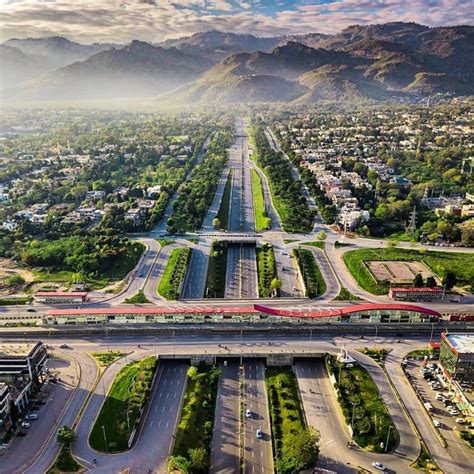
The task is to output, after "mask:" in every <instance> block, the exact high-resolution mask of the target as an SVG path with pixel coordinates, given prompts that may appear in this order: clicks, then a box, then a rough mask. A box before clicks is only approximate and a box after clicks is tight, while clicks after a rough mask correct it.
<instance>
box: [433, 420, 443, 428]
mask: <svg viewBox="0 0 474 474" xmlns="http://www.w3.org/2000/svg"><path fill="white" fill-rule="evenodd" d="M433 425H435V426H436V428H441V421H439V420H433Z"/></svg>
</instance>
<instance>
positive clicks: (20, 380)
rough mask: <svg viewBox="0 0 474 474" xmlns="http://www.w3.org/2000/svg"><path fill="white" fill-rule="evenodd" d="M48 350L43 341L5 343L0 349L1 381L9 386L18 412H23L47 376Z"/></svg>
mask: <svg viewBox="0 0 474 474" xmlns="http://www.w3.org/2000/svg"><path fill="white" fill-rule="evenodd" d="M47 360H48V352H47V350H46V346H45V345H44V344H43V343H42V342H25V343H4V344H2V346H1V349H0V382H3V383H5V384H7V385H8V386H9V391H10V398H11V401H12V404H13V406H14V409H15V412H16V413H21V412H23V411H24V410H25V409H26V408H27V406H28V403H29V401H30V397H31V395H32V393H33V392H34V390H35V389H36V388H38V387H39V386H40V385H41V384H42V383H43V382H44V380H45V377H46V363H47Z"/></svg>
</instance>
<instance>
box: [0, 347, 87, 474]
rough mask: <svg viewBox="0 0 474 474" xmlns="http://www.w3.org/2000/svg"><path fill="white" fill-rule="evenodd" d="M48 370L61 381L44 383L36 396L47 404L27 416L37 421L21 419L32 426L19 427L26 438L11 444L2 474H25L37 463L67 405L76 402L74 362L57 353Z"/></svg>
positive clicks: (4, 458)
mask: <svg viewBox="0 0 474 474" xmlns="http://www.w3.org/2000/svg"><path fill="white" fill-rule="evenodd" d="M48 367H49V368H50V371H51V373H54V374H56V376H57V377H59V378H60V379H61V380H60V381H58V382H57V383H51V382H46V383H44V384H43V386H42V387H41V390H40V391H39V392H38V394H37V395H36V398H37V399H38V400H42V401H44V402H46V404H45V405H39V406H38V409H37V410H33V409H30V410H28V411H27V412H26V413H36V414H38V419H37V420H32V421H28V420H25V419H24V415H23V416H22V417H21V418H20V422H27V423H29V425H30V428H21V427H20V430H21V431H23V432H25V433H26V436H16V437H13V439H12V440H11V441H10V446H9V448H8V450H7V451H6V452H5V454H3V456H1V458H0V459H1V463H0V473H2V474H3V473H12V472H15V471H17V470H19V471H20V470H21V471H22V472H24V470H25V469H27V466H29V465H30V464H31V463H33V464H35V463H36V461H37V457H38V456H39V455H40V453H41V451H42V450H43V449H44V448H45V447H46V446H47V441H48V439H49V437H53V438H54V435H55V433H56V429H57V427H58V426H59V425H60V423H61V420H62V419H63V418H64V414H65V413H66V410H67V407H68V404H69V403H71V401H72V400H73V399H74V395H75V390H76V387H77V384H78V382H79V372H78V367H77V365H76V364H75V362H74V361H73V360H71V359H69V358H67V359H66V358H65V357H64V356H62V355H61V354H60V353H59V352H57V356H56V357H54V358H52V359H50V360H49V361H48ZM26 413H25V414H26ZM53 460H54V458H53ZM46 467H49V466H46Z"/></svg>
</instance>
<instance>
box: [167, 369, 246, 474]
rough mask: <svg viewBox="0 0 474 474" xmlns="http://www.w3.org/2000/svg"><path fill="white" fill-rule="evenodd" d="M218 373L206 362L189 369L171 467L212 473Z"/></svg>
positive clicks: (183, 470) (186, 470) (170, 462)
mask: <svg viewBox="0 0 474 474" xmlns="http://www.w3.org/2000/svg"><path fill="white" fill-rule="evenodd" d="M219 374H220V371H219V369H218V368H217V367H215V366H213V365H212V366H211V365H207V364H205V363H200V364H199V365H198V366H192V367H190V368H189V370H188V385H187V388H186V393H185V395H184V403H183V409H182V410H181V419H180V422H179V424H178V429H177V431H176V441H175V444H174V448H173V455H172V456H171V458H170V460H169V465H168V466H169V468H172V469H173V468H174V469H181V471H182V472H196V473H200V472H209V467H210V452H211V441H212V432H213V429H214V411H215V406H216V397H217V384H218V381H219ZM235 428H236V429H238V427H237V426H236V427H235ZM170 471H171V469H170Z"/></svg>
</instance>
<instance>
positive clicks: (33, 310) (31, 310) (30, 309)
mask: <svg viewBox="0 0 474 474" xmlns="http://www.w3.org/2000/svg"><path fill="white" fill-rule="evenodd" d="M26 311H27V312H28V313H36V309H33V308H28V309H27V310H26Z"/></svg>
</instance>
